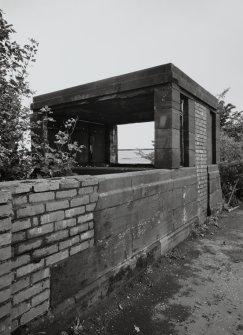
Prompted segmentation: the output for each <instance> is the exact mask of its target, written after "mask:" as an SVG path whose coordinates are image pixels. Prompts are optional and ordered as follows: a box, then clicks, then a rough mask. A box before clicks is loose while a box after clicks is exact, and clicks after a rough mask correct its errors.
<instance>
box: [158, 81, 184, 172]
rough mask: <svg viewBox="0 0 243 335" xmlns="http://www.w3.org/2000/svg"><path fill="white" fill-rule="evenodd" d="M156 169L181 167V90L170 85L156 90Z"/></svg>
mask: <svg viewBox="0 0 243 335" xmlns="http://www.w3.org/2000/svg"><path fill="white" fill-rule="evenodd" d="M154 113H155V115H154V120H155V167H156V168H160V169H175V168H179V167H180V89H179V86H178V85H176V84H174V83H170V84H167V85H165V86H161V87H160V88H155V90H154Z"/></svg>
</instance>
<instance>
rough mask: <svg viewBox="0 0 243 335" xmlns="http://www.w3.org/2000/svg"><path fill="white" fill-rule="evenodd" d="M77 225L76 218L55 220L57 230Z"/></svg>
mask: <svg viewBox="0 0 243 335" xmlns="http://www.w3.org/2000/svg"><path fill="white" fill-rule="evenodd" d="M75 225H76V219H75V218H72V219H67V220H62V221H57V222H55V230H62V229H66V228H69V227H73V226H75Z"/></svg>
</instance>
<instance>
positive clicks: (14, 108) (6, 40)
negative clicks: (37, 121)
mask: <svg viewBox="0 0 243 335" xmlns="http://www.w3.org/2000/svg"><path fill="white" fill-rule="evenodd" d="M14 32H15V31H14V29H13V27H12V25H10V24H8V23H7V21H6V20H5V19H4V18H3V13H2V11H1V10H0V134H1V137H0V179H2V180H9V179H19V178H25V176H26V171H27V170H28V167H29V160H28V156H29V153H28V150H27V148H26V147H25V146H23V142H24V141H25V135H26V131H27V130H28V128H29V126H30V125H29V109H28V108H26V107H24V106H23V100H24V99H25V98H28V97H30V94H31V93H32V92H31V90H30V89H29V85H28V82H27V81H26V78H27V75H28V73H27V68H28V66H30V64H31V63H33V62H35V54H36V52H37V46H38V43H37V42H36V41H35V40H33V39H31V40H30V42H29V43H28V44H25V45H24V46H23V47H21V46H20V45H19V44H17V43H16V42H15V41H12V39H11V37H12V34H13V33H14Z"/></svg>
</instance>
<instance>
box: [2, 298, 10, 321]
mask: <svg viewBox="0 0 243 335" xmlns="http://www.w3.org/2000/svg"><path fill="white" fill-rule="evenodd" d="M10 311H11V303H10V302H8V303H7V304H5V305H2V306H0V319H1V318H3V317H5V316H7V315H8V314H10Z"/></svg>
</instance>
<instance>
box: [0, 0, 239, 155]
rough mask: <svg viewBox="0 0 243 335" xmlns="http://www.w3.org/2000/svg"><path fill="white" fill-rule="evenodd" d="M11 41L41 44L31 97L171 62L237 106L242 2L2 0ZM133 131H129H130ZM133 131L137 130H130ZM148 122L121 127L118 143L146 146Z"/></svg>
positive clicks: (0, 5) (32, 72)
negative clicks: (12, 31) (11, 29)
mask: <svg viewBox="0 0 243 335" xmlns="http://www.w3.org/2000/svg"><path fill="white" fill-rule="evenodd" d="M0 8H1V9H2V10H3V11H4V12H5V14H6V15H5V17H6V19H7V20H8V22H9V23H12V24H13V25H14V28H15V30H16V31H17V34H15V39H16V40H17V41H18V42H19V43H25V42H26V41H27V39H28V38H29V37H33V38H35V39H36V40H37V41H38V42H39V43H40V45H39V50H38V54H37V60H36V63H35V66H34V67H33V68H32V69H31V70H30V78H29V81H30V86H31V88H32V89H34V90H35V91H36V94H42V93H47V92H50V91H54V90H58V89H63V88H67V87H70V86H75V85H79V84H83V83H87V82H91V81H95V80H99V79H103V78H107V77H111V76H115V75H120V74H124V73H128V72H131V71H136V70H140V69H144V68H148V67H152V66H156V65H160V64H165V63H174V64H175V65H176V66H177V67H179V68H180V69H181V70H182V71H184V72H185V73H186V74H187V75H189V76H190V77H191V78H192V79H194V80H195V81H197V82H198V83H199V84H200V85H202V86H203V87H204V88H206V89H207V90H208V91H210V92H211V93H212V94H214V95H216V94H218V93H220V92H222V91H223V89H225V88H227V87H231V90H230V92H229V93H228V96H227V100H228V101H229V102H232V103H233V104H235V105H236V106H237V107H238V109H241V110H242V109H243V0H200V1H199V0H0ZM134 130H135V132H134ZM134 133H135V134H134ZM152 139H153V127H151V126H150V127H149V126H147V127H146V126H142V127H140V128H134V127H130V128H129V129H126V130H125V131H122V130H121V131H120V137H119V140H120V146H121V147H123V148H125V147H130V148H131V147H151V140H152Z"/></svg>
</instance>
